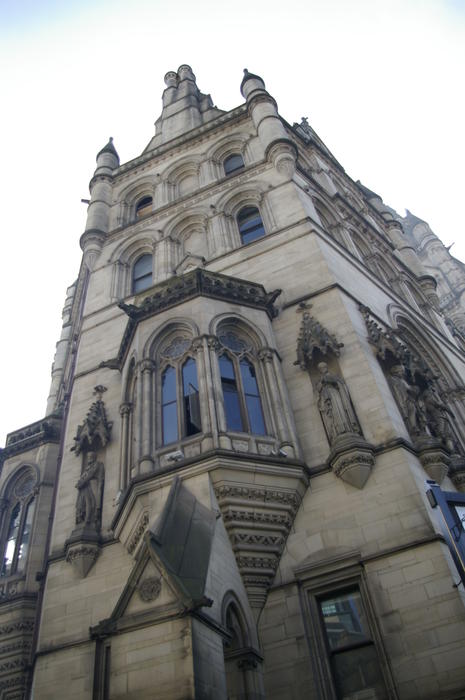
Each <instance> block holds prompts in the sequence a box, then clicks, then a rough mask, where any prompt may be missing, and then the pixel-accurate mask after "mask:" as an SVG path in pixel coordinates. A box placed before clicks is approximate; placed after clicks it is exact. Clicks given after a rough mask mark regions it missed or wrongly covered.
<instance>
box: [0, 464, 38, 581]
mask: <svg viewBox="0 0 465 700" xmlns="http://www.w3.org/2000/svg"><path fill="white" fill-rule="evenodd" d="M36 483H37V478H36V475H35V474H34V472H33V471H32V470H31V469H30V468H26V470H22V471H21V472H20V473H19V475H17V476H16V477H13V481H12V482H11V481H10V487H9V488H8V489H7V495H6V499H5V501H4V504H3V506H4V511H3V528H2V537H1V545H0V546H1V549H2V563H1V569H0V576H11V575H13V574H19V573H22V572H23V571H24V569H25V566H26V561H27V557H28V553H29V548H30V541H31V534H32V526H33V521H34V510H35V493H36Z"/></svg>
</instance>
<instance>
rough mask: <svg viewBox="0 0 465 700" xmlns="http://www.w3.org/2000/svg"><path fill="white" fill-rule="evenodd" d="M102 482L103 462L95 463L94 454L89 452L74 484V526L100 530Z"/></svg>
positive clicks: (95, 455) (95, 456) (95, 457)
mask: <svg viewBox="0 0 465 700" xmlns="http://www.w3.org/2000/svg"><path fill="white" fill-rule="evenodd" d="M103 482H104V467H103V462H98V461H97V454H96V453H95V452H89V454H88V458H87V466H86V468H85V469H84V471H83V472H82V474H81V476H80V478H79V480H78V482H77V484H76V488H77V489H78V497H77V501H76V525H81V524H83V525H86V526H93V527H94V528H95V529H96V530H99V529H100V516H101V504H102V494H103Z"/></svg>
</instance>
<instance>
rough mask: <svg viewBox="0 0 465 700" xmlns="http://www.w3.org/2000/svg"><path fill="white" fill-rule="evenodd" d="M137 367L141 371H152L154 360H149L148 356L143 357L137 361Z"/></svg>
mask: <svg viewBox="0 0 465 700" xmlns="http://www.w3.org/2000/svg"><path fill="white" fill-rule="evenodd" d="M139 369H140V371H141V372H142V373H144V372H149V373H152V372H153V371H154V370H155V362H154V361H153V360H151V359H150V357H145V358H144V359H143V360H141V361H140V362H139Z"/></svg>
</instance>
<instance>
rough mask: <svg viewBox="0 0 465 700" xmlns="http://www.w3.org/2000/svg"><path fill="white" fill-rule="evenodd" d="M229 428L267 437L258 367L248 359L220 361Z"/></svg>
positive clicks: (227, 355)
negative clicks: (258, 380)
mask: <svg viewBox="0 0 465 700" xmlns="http://www.w3.org/2000/svg"><path fill="white" fill-rule="evenodd" d="M219 366H220V377H221V388H222V390H223V400H224V413H225V418H226V428H227V429H228V430H234V431H238V432H245V433H253V434H255V435H266V428H265V419H264V417H263V408H262V403H261V399H260V393H259V388H258V382H257V376H256V372H255V366H254V365H253V363H252V362H250V360H248V359H247V358H246V357H242V359H240V360H239V359H238V358H237V357H230V356H229V354H227V353H223V354H222V355H220V357H219Z"/></svg>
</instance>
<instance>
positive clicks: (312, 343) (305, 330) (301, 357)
mask: <svg viewBox="0 0 465 700" xmlns="http://www.w3.org/2000/svg"><path fill="white" fill-rule="evenodd" d="M311 308H312V307H311V304H305V303H301V304H299V308H298V311H300V312H303V315H302V323H301V325H300V334H299V337H298V339H297V360H296V362H294V364H295V365H299V366H300V368H301V369H304V370H305V369H309V368H310V366H311V365H312V363H314V362H315V356H316V355H317V354H319V355H320V356H323V357H326V356H328V355H331V354H332V355H334V356H336V357H339V355H340V348H342V347H343V346H344V343H339V342H338V341H337V340H336V338H335V337H334V335H331V334H330V333H328V331H327V330H326V329H325V328H323V326H322V325H321V323H319V322H318V321H317V320H316V319H315V318H313V316H312V315H311V314H310V309H311Z"/></svg>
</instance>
